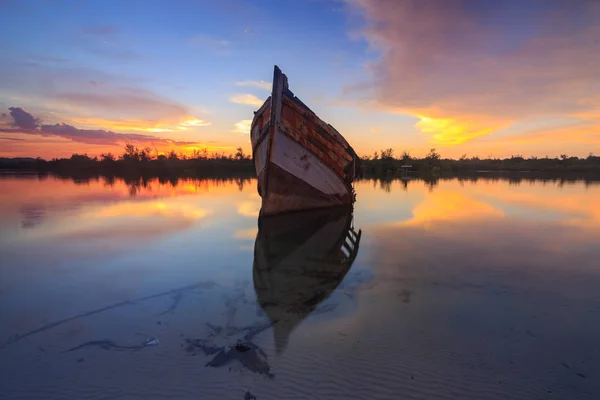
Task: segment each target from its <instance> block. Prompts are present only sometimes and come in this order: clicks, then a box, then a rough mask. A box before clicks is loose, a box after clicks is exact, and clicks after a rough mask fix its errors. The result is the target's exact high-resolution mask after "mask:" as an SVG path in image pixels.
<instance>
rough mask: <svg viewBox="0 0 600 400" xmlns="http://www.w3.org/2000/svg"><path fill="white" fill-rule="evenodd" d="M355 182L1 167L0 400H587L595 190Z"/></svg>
mask: <svg viewBox="0 0 600 400" xmlns="http://www.w3.org/2000/svg"><path fill="white" fill-rule="evenodd" d="M356 192H357V203H356V205H355V210H354V215H353V216H352V215H349V214H348V213H345V212H342V211H340V212H336V213H333V212H326V213H309V214H303V215H302V216H301V217H287V218H277V219H275V220H270V221H269V222H268V223H264V222H261V224H260V231H259V224H258V221H257V216H258V211H259V207H260V198H259V197H258V195H257V193H256V182H255V181H254V180H241V179H237V180H236V179H231V180H204V181H193V180H178V181H173V182H168V181H167V182H163V183H161V182H159V181H158V180H150V181H148V182H134V183H132V182H129V183H125V182H123V181H120V180H115V181H107V180H105V179H102V178H101V179H100V180H92V181H88V182H73V181H72V180H69V179H64V180H61V179H58V178H53V177H47V178H43V179H38V177H36V176H21V177H14V176H13V177H10V176H4V177H0V214H1V215H0V390H1V396H0V397H1V398H2V399H32V398H36V399H45V398H48V399H50V398H52V399H58V398H63V399H108V398H122V399H137V398H139V399H165V398H170V399H244V398H245V397H246V398H252V397H251V396H250V394H251V395H252V396H256V398H257V399H259V400H261V399H331V398H340V399H477V400H480V399H598V398H600V290H599V288H600V245H599V243H600V185H597V184H589V183H588V184H586V183H583V182H570V183H564V184H563V183H561V182H558V181H534V180H530V181H528V180H523V181H520V182H519V181H514V180H513V181H508V180H501V179H500V180H499V179H495V180H492V179H477V180H462V181H460V180H458V179H448V180H440V181H437V182H423V181H419V180H411V181H409V182H402V181H393V182H379V181H361V182H358V183H357V184H356ZM359 233H360V234H359ZM344 242H346V245H344V244H343V243H344ZM152 339H158V340H154V341H152ZM236 344H237V345H236Z"/></svg>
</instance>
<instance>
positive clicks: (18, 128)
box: [0, 107, 195, 145]
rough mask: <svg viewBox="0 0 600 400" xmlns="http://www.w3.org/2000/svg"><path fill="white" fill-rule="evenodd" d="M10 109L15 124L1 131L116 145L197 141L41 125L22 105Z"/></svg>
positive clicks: (180, 143) (58, 125) (175, 143)
mask: <svg viewBox="0 0 600 400" xmlns="http://www.w3.org/2000/svg"><path fill="white" fill-rule="evenodd" d="M9 110H10V115H11V116H12V117H13V120H14V123H12V124H10V125H12V126H13V128H0V132H4V133H24V134H32V135H42V136H58V137H62V138H65V139H70V140H72V141H74V142H81V143H87V144H103V145H116V144H122V143H125V142H130V143H142V144H144V143H145V144H151V143H162V144H173V145H191V144H194V143H195V142H186V141H176V140H171V139H165V138H159V137H156V136H150V135H143V134H136V133H118V132H111V131H106V130H103V129H79V128H76V127H74V126H72V125H68V124H65V123H61V124H54V125H41V126H39V124H40V121H39V119H38V118H35V117H34V116H33V115H31V114H30V113H28V112H27V111H25V110H23V109H22V108H21V107H10V108H9ZM38 126H39V129H38ZM8 140H20V139H8Z"/></svg>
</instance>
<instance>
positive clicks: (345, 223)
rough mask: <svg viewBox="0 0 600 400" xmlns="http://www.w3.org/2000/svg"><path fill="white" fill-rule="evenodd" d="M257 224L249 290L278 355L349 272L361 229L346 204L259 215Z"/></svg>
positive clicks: (356, 251) (355, 253)
mask: <svg viewBox="0 0 600 400" xmlns="http://www.w3.org/2000/svg"><path fill="white" fill-rule="evenodd" d="M258 222H259V223H258V225H259V229H258V234H257V236H256V243H255V245H254V268H253V279H254V289H255V291H256V295H257V299H258V302H259V304H260V306H261V307H262V309H263V310H264V312H265V313H266V314H267V316H268V318H269V319H270V320H271V322H273V331H274V335H275V345H276V350H277V353H281V352H282V351H283V350H284V349H285V347H286V345H287V342H288V339H289V336H290V334H291V333H292V331H293V330H294V329H295V328H296V326H298V325H299V324H300V322H302V320H303V319H305V318H306V317H308V316H309V315H310V314H311V313H313V312H315V310H317V311H319V308H318V306H319V304H320V303H321V302H322V301H324V300H325V299H327V298H328V297H329V296H330V295H331V293H333V291H334V290H335V289H336V288H337V287H338V285H339V284H340V283H341V282H342V280H343V279H344V276H345V275H346V273H347V272H348V271H349V270H350V267H351V266H352V263H353V262H354V259H355V258H356V255H357V253H358V246H359V242H360V237H361V231H360V230H359V231H358V233H357V232H356V231H355V230H354V227H353V215H352V210H351V209H350V208H328V209H323V210H311V211H301V212H295V213H291V214H284V215H274V216H262V217H260V218H259V221H258Z"/></svg>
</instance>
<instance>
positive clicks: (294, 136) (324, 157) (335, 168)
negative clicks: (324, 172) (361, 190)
mask: <svg viewBox="0 0 600 400" xmlns="http://www.w3.org/2000/svg"><path fill="white" fill-rule="evenodd" d="M281 128H282V131H283V133H285V134H286V136H288V137H289V138H290V139H292V140H294V141H295V142H297V143H299V144H300V145H301V146H303V147H304V148H306V149H308V150H310V151H311V152H312V153H314V154H315V155H316V156H317V157H319V158H320V159H321V160H323V162H324V163H325V164H326V165H327V166H328V167H329V168H330V169H331V170H333V171H334V172H335V173H336V174H337V175H338V176H339V177H340V178H342V179H345V177H346V174H344V170H343V168H342V167H341V166H340V165H339V164H337V162H336V161H335V160H333V159H331V157H330V156H329V154H327V153H324V152H323V151H321V149H319V148H318V147H316V146H315V145H314V144H312V143H311V142H309V141H308V140H306V138H304V137H302V136H300V135H298V134H296V133H294V132H293V130H292V129H291V128H290V127H289V125H287V124H286V123H285V122H284V124H283V125H282V127H281Z"/></svg>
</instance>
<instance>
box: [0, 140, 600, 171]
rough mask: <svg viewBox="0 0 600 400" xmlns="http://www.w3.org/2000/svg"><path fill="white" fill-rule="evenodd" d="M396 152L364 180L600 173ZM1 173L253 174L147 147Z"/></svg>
mask: <svg viewBox="0 0 600 400" xmlns="http://www.w3.org/2000/svg"><path fill="white" fill-rule="evenodd" d="M394 153H395V152H394V149H393V148H387V149H382V150H380V151H376V152H375V153H374V154H373V155H370V156H364V157H361V163H360V165H361V170H362V171H361V172H362V174H361V175H363V176H364V177H385V176H401V175H405V174H407V171H408V174H411V175H417V176H437V175H440V174H459V173H477V172H482V171H494V172H499V171H508V172H519V171H521V172H523V171H533V172H535V171H538V172H551V173H565V172H566V173H569V172H585V173H598V174H600V157H599V156H594V155H593V154H591V153H590V155H589V156H588V157H585V158H580V157H572V156H568V155H566V154H561V155H560V156H559V157H554V158H551V157H547V156H546V157H540V158H538V157H529V158H524V157H523V156H521V155H513V156H511V157H509V158H504V159H501V158H491V157H490V158H485V159H483V158H479V157H477V156H474V157H468V156H467V155H466V154H464V155H463V156H461V157H460V158H459V159H450V158H443V157H442V156H441V154H440V153H439V152H438V151H437V150H436V149H435V148H433V149H431V150H430V151H429V153H428V154H427V155H425V156H424V157H422V158H419V157H414V156H412V155H411V154H410V152H408V151H403V152H402V154H401V155H400V156H398V157H396V156H395V154H394ZM0 169H14V170H27V169H28V170H36V171H43V172H53V173H57V174H62V175H82V176H83V175H94V174H102V175H114V176H175V175H177V176H182V177H183V176H208V177H209V176H223V175H244V176H246V175H253V174H254V173H255V171H254V164H253V162H252V158H251V157H250V156H249V155H246V154H245V153H244V150H243V149H242V148H241V147H238V148H237V149H236V152H235V153H234V154H230V155H225V154H224V153H209V152H208V151H207V150H206V149H202V150H194V151H193V153H192V154H191V155H185V154H182V153H176V152H175V151H174V150H171V151H170V152H169V153H167V154H158V152H157V151H156V150H154V151H153V150H152V149H151V148H149V147H146V148H138V147H137V146H134V145H132V144H127V145H125V148H124V151H123V153H122V154H120V155H115V154H112V153H103V154H100V155H99V156H96V157H89V156H88V155H87V154H73V155H72V156H71V157H70V158H60V159H58V158H55V159H52V160H50V161H46V160H43V159H41V158H0Z"/></svg>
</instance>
